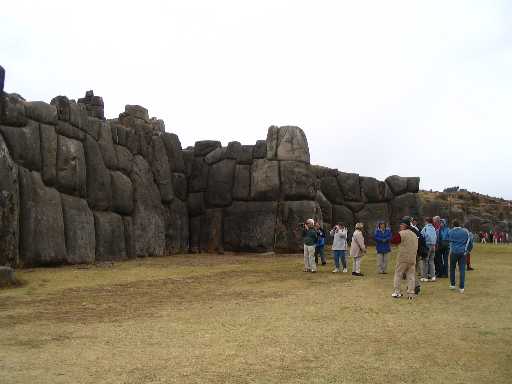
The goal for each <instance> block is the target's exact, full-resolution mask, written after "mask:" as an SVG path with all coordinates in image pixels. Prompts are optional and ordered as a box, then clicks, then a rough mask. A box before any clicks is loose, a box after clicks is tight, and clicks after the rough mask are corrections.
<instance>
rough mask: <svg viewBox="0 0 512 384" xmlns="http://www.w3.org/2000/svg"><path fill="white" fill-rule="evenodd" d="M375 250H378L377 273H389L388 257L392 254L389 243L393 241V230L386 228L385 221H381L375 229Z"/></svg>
mask: <svg viewBox="0 0 512 384" xmlns="http://www.w3.org/2000/svg"><path fill="white" fill-rule="evenodd" d="M374 238H375V248H376V249H377V272H378V273H387V272H386V269H387V267H388V256H389V252H391V247H390V245H389V242H390V241H391V229H390V228H389V227H386V223H385V222H384V221H380V222H379V224H378V225H377V228H376V229H375V234H374Z"/></svg>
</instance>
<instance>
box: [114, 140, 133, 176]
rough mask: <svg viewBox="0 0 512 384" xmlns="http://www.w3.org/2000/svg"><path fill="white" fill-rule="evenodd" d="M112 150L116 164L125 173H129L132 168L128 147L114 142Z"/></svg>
mask: <svg viewBox="0 0 512 384" xmlns="http://www.w3.org/2000/svg"><path fill="white" fill-rule="evenodd" d="M114 151H115V153H116V157H117V166H118V167H119V169H120V170H121V171H122V172H124V173H125V174H127V175H129V174H130V172H131V171H132V168H133V155H132V153H131V152H130V151H129V150H128V148H126V147H123V146H122V145H115V144H114Z"/></svg>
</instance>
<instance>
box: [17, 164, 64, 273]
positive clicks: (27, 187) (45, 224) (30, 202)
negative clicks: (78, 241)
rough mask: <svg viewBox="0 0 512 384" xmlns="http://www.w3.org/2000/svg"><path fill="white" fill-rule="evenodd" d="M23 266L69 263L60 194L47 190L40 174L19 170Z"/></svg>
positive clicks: (21, 258) (53, 190) (21, 256)
mask: <svg viewBox="0 0 512 384" xmlns="http://www.w3.org/2000/svg"><path fill="white" fill-rule="evenodd" d="M19 180H20V207H21V215H20V251H21V252H20V253H21V254H20V265H21V266H24V267H31V266H38V265H51V264H60V263H63V262H65V261H66V260H67V256H66V241H65V236H64V219H63V214H62V204H61V199H60V194H59V192H57V191H56V190H55V189H53V188H48V187H45V186H44V184H43V180H42V179H41V175H40V174H39V173H38V172H33V171H32V172H30V171H28V170H27V169H25V168H21V167H20V168H19Z"/></svg>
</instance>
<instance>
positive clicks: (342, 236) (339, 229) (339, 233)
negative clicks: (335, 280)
mask: <svg viewBox="0 0 512 384" xmlns="http://www.w3.org/2000/svg"><path fill="white" fill-rule="evenodd" d="M329 234H330V235H331V236H332V238H333V239H332V253H333V256H334V265H335V268H334V270H333V271H332V272H333V273H338V272H339V271H340V260H341V264H342V265H343V272H345V273H346V272H347V255H346V252H347V228H345V224H343V223H338V224H336V225H335V226H334V228H333V229H331V231H330V232H329Z"/></svg>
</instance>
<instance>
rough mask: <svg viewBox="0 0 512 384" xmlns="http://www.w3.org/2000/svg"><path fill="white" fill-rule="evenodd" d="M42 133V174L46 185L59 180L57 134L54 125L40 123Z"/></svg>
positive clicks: (51, 184) (53, 183)
mask: <svg viewBox="0 0 512 384" xmlns="http://www.w3.org/2000/svg"><path fill="white" fill-rule="evenodd" d="M40 134H41V161H42V164H41V168H42V169H41V174H42V177H43V181H44V183H45V184H46V185H49V186H53V185H55V183H56V182H57V134H56V133H55V127H54V126H53V125H46V124H41V125H40Z"/></svg>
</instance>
